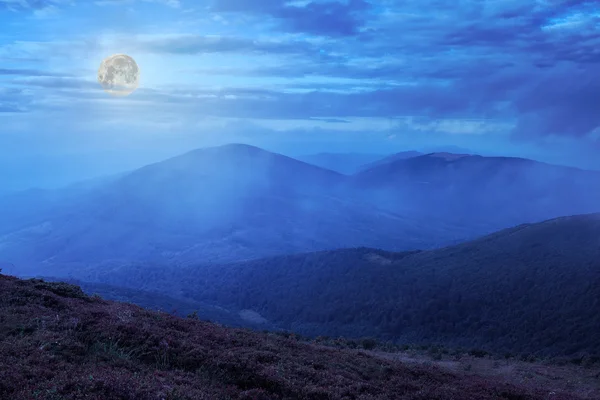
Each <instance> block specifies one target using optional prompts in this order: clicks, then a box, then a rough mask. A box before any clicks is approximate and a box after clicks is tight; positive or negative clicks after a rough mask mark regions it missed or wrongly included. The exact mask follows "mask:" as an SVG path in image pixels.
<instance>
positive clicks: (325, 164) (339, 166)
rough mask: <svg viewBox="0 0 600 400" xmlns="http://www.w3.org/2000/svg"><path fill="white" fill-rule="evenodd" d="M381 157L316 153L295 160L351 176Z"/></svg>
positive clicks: (375, 155) (360, 154) (365, 154)
mask: <svg viewBox="0 0 600 400" xmlns="http://www.w3.org/2000/svg"><path fill="white" fill-rule="evenodd" d="M382 157H383V155H381V154H368V153H317V154H307V155H303V156H300V157H297V158H298V159H299V160H302V161H304V162H307V163H309V164H313V165H317V166H319V167H321V168H325V169H329V170H332V171H337V172H339V173H342V174H346V175H351V174H354V173H356V172H357V171H359V170H360V168H361V167H362V166H363V165H365V164H369V163H372V162H375V161H376V160H379V159H380V158H382Z"/></svg>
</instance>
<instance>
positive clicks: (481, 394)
mask: <svg viewBox="0 0 600 400" xmlns="http://www.w3.org/2000/svg"><path fill="white" fill-rule="evenodd" d="M0 292H1V293H2V297H0V398H3V399H11V400H25V399H27V400H30V399H36V398H43V399H63V400H68V399H84V398H85V399H92V400H94V399H98V400H99V399H102V400H104V399H117V398H118V399H123V400H133V399H135V400H145V399H157V398H158V399H206V400H209V399H210V400H219V399H257V400H276V399H297V400H302V399H306V400H309V399H331V400H336V399H357V400H358V399H363V400H367V399H368V400H372V399H390V400H391V399H395V400H402V399H407V400H408V399H414V400H417V399H419V400H425V399H439V400H446V399H447V400H450V399H461V400H471V399H472V400H487V399H489V400H491V399H522V400H537V399H540V400H541V399H547V398H548V396H549V395H550V394H549V391H548V390H545V391H537V390H534V389H528V388H525V387H521V386H519V387H518V386H513V385H509V384H502V383H494V382H492V381H486V380H483V379H481V378H478V377H473V376H471V377H466V376H461V375H459V374H456V373H449V372H444V371H442V370H440V369H437V368H431V367H423V366H410V367H409V366H407V365H404V364H402V363H399V362H397V361H389V360H384V359H382V358H377V357H374V356H371V355H368V354H365V353H362V352H357V351H350V350H342V349H333V348H325V347H320V346H315V345H310V344H306V343H299V342H297V341H295V340H293V339H285V338H282V337H276V336H274V335H266V334H259V333H253V332H250V331H242V330H236V329H231V328H223V327H220V326H217V325H214V324H210V323H206V322H201V321H197V320H184V319H180V318H177V317H174V316H171V315H168V314H164V313H158V312H154V311H148V310H145V309H142V308H139V307H137V306H133V305H129V304H123V303H114V302H108V301H104V300H101V299H99V298H90V297H88V296H86V295H84V294H83V292H81V290H80V289H79V288H78V287H76V286H71V285H67V284H61V283H47V282H43V281H39V280H33V281H22V280H18V279H16V278H12V277H7V276H4V275H0ZM551 396H552V397H551V398H552V399H556V400H559V399H560V400H567V399H576V398H577V397H575V396H572V395H568V394H563V393H558V392H557V393H552V395H551Z"/></svg>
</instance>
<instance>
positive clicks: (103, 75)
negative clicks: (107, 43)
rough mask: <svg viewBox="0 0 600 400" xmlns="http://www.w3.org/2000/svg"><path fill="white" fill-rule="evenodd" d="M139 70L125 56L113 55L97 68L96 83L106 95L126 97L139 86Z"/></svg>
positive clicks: (134, 63) (133, 62) (131, 59)
mask: <svg viewBox="0 0 600 400" xmlns="http://www.w3.org/2000/svg"><path fill="white" fill-rule="evenodd" d="M139 80H140V69H139V67H138V65H137V64H136V62H135V60H134V59H133V58H131V57H129V56H128V55H126V54H115V55H112V56H110V57H107V58H105V59H104V60H102V63H101V64H100V68H98V82H99V83H100V85H101V86H102V89H104V91H105V92H106V93H109V94H111V95H113V96H128V95H130V94H131V93H133V92H134V91H135V90H136V89H137V88H138V85H139Z"/></svg>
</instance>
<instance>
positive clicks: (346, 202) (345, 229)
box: [0, 145, 467, 276]
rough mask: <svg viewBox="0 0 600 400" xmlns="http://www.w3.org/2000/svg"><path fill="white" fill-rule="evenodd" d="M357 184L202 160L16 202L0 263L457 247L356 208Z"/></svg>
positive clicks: (433, 230)
mask: <svg viewBox="0 0 600 400" xmlns="http://www.w3.org/2000/svg"><path fill="white" fill-rule="evenodd" d="M349 180H350V178H349V177H347V176H344V175H342V174H339V173H336V172H333V171H329V170H326V169H323V168H320V167H316V166H313V165H310V164H307V163H304V162H301V161H298V160H295V159H292V158H289V157H285V156H282V155H279V154H274V153H270V152H267V151H264V150H261V149H259V148H256V147H252V146H246V145H227V146H221V147H215V148H208V149H201V150H196V151H192V152H190V153H187V154H184V155H182V156H179V157H175V158H172V159H169V160H166V161H163V162H160V163H156V164H152V165H149V166H146V167H144V168H141V169H138V170H136V171H133V172H131V173H128V174H125V175H124V176H118V177H115V178H113V179H109V180H108V181H103V182H98V183H97V184H95V185H84V186H78V188H77V190H75V191H73V190H72V189H69V190H66V192H64V193H63V192H58V193H57V192H51V193H48V192H44V191H42V192H41V193H35V195H33V196H28V195H27V194H26V193H25V194H22V195H21V196H20V197H15V198H12V200H6V201H8V203H6V202H5V204H7V208H6V213H7V217H6V218H5V219H2V220H0V254H1V257H2V260H0V261H4V262H11V263H13V264H15V265H16V266H17V267H20V268H21V272H20V273H32V272H35V273H40V274H43V275H56V276H66V275H67V272H69V271H77V270H79V269H82V268H85V267H87V266H95V265H98V264H101V263H102V264H124V263H125V264H127V263H131V262H153V263H156V264H172V263H177V264H188V263H199V262H200V263H209V262H230V261H238V260H244V259H252V258H260V257H266V256H269V255H277V254H288V253H293V252H305V251H313V250H323V249H333V248H339V247H355V246H360V245H367V246H378V247H385V248H390V249H396V250H402V249H412V248H422V247H431V246H436V245H440V244H443V243H448V242H449V241H453V240H458V239H460V238H462V237H464V235H466V234H467V233H466V232H465V231H464V229H463V228H462V227H460V226H458V225H457V227H452V226H450V225H444V224H441V223H440V224H437V225H435V226H431V225H430V223H429V221H428V220H427V219H426V218H421V219H418V218H417V219H415V218H412V217H410V216H401V215H398V214H395V213H392V212H390V211H382V210H379V209H377V208H376V207H373V205H372V204H370V203H365V202H364V201H362V202H361V201H358V200H356V199H354V197H353V196H352V195H350V194H349V192H348V188H347V186H348V183H349Z"/></svg>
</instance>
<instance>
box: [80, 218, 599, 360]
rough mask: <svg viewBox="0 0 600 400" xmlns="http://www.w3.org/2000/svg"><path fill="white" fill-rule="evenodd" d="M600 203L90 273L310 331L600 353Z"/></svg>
mask: <svg viewBox="0 0 600 400" xmlns="http://www.w3.org/2000/svg"><path fill="white" fill-rule="evenodd" d="M598 238H600V215H597V214H596V215H582V216H575V217H567V218H559V219H555V220H550V221H546V222H544V223H539V224H531V225H522V226H519V227H516V228H513V229H508V230H504V231H501V232H498V233H495V234H493V235H490V236H486V237H483V238H481V239H479V240H476V241H472V242H468V243H464V244H461V245H457V246H452V247H447V248H443V249H438V250H432V251H415V252H406V253H390V252H384V251H380V250H373V249H367V248H359V249H349V250H338V251H326V252H318V253H309V254H299V255H290V256H283V257H276V258H270V259H264V260H257V261H251V262H244V263H236V264H230V265H213V266H202V267H196V268H184V269H178V270H176V271H175V270H173V269H169V268H146V267H144V266H137V267H131V268H122V269H115V270H109V271H106V272H104V273H99V272H95V273H94V275H90V276H89V279H91V280H98V281H106V282H110V283H113V284H117V283H118V284H121V285H130V286H132V287H143V288H145V289H152V290H158V291H163V292H166V293H172V294H177V295H178V296H184V297H189V298H192V299H195V300H197V301H203V302H207V303H209V304H219V305H222V306H224V307H226V308H227V307H233V308H247V309H252V310H255V311H257V312H259V313H260V314H261V315H263V316H264V317H265V318H267V319H268V320H270V321H273V322H274V323H276V324H278V325H281V326H282V327H283V328H287V329H291V330H294V331H298V332H301V333H305V334H312V335H321V334H327V335H344V336H352V337H359V336H375V337H378V338H383V339H389V340H394V341H397V342H405V343H414V342H421V343H440V344H444V345H449V346H462V347H468V348H482V349H486V350H491V351H495V352H499V351H500V352H511V353H519V354H522V353H533V354H536V355H539V356H555V355H563V356H577V355H581V354H586V355H591V356H595V357H598V356H600V335H598V334H597V332H600V313H598V309H599V307H600V246H599V244H600V242H599V239H598Z"/></svg>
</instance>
